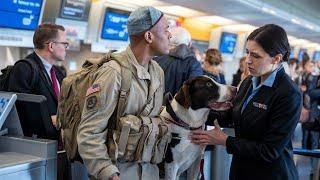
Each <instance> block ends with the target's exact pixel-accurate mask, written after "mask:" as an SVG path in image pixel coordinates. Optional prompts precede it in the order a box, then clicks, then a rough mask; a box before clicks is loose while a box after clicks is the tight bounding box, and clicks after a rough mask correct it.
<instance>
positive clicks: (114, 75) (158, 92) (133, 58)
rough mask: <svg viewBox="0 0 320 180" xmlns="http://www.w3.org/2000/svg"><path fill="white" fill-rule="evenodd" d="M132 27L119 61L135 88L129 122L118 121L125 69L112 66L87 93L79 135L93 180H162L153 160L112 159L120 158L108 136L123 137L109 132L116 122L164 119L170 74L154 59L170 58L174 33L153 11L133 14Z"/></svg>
mask: <svg viewBox="0 0 320 180" xmlns="http://www.w3.org/2000/svg"><path fill="white" fill-rule="evenodd" d="M127 27H128V34H129V38H130V44H129V46H128V47H127V48H126V50H124V51H122V52H120V53H115V54H114V55H113V57H114V58H117V59H118V61H121V62H123V63H124V64H123V67H129V68H130V67H131V68H130V69H132V79H131V86H130V89H129V92H127V93H128V96H127V102H126V104H125V105H124V112H123V116H122V115H119V116H121V117H120V119H116V120H114V119H112V118H113V116H112V115H113V112H114V111H115V109H116V107H117V106H118V99H119V96H120V89H121V88H120V86H121V81H122V80H123V79H124V77H122V76H121V67H120V65H119V64H118V63H117V62H115V61H109V62H107V63H105V64H104V65H103V66H102V67H101V68H99V70H98V71H97V73H96V76H95V79H94V82H93V85H92V87H91V88H89V89H88V91H87V92H88V94H87V95H86V97H85V107H84V108H83V112H82V118H81V122H80V124H79V128H78V132H77V142H78V149H79V153H80V155H81V157H82V159H83V162H84V164H85V166H86V168H87V170H88V173H89V174H90V176H91V177H92V178H93V179H105V180H107V179H112V180H119V179H120V178H121V179H123V180H126V179H128V180H149V179H150V180H158V179H159V170H158V167H157V165H156V164H153V163H151V162H150V160H142V161H138V160H135V159H134V160H133V161H125V160H123V161H121V159H120V160H119V159H118V158H117V156H118V155H114V156H112V155H113V154H114V153H111V147H110V146H109V144H110V143H112V142H108V140H110V139H109V138H107V136H108V135H110V133H111V135H110V136H111V137H115V136H116V135H117V134H116V133H117V132H115V131H113V129H112V128H110V127H109V123H110V124H111V123H112V122H111V121H112V120H114V121H117V122H116V123H117V124H120V122H119V121H121V120H123V121H125V120H127V121H130V122H134V121H136V122H141V121H142V119H150V118H154V119H156V118H158V117H157V116H158V115H159V113H160V109H161V106H162V100H163V92H164V74H163V71H162V69H161V67H160V66H159V65H158V63H156V62H155V61H153V60H152V59H153V58H154V57H155V56H161V55H164V54H168V53H169V49H170V48H169V40H170V38H171V33H170V31H169V25H168V22H167V19H166V17H165V16H164V14H163V12H161V11H159V10H157V9H155V8H153V7H150V6H148V7H140V8H138V9H136V10H135V11H133V12H131V14H130V16H129V18H128V25H127ZM121 95H123V94H122V93H121ZM117 116H118V115H117ZM123 121H121V122H123ZM154 121H157V120H154ZM159 121H160V120H159ZM132 124H133V123H132ZM152 124H153V123H152ZM110 126H111V125H110ZM133 126H135V125H134V124H133V125H132V127H133ZM137 129H138V130H137V131H139V130H140V129H139V128H137ZM130 131H134V130H133V129H130ZM154 133H156V132H155V131H152V132H151V133H150V134H148V136H149V135H150V137H155V136H156V135H155V134H154ZM137 134H138V133H137ZM134 135H135V134H134ZM110 136H108V137H110ZM135 137H138V138H139V136H135ZM138 140H139V139H138ZM111 141H112V140H111ZM106 144H107V145H106ZM132 146H133V145H132V144H131V146H130V147H128V148H131V150H136V149H132V148H137V147H132ZM115 151H116V150H115ZM131 152H132V151H131ZM115 153H116V154H117V152H115ZM119 156H120V155H119ZM130 158H131V156H130Z"/></svg>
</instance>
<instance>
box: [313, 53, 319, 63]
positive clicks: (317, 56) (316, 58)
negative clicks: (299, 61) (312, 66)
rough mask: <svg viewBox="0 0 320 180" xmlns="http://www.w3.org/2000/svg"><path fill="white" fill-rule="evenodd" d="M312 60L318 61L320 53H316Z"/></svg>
mask: <svg viewBox="0 0 320 180" xmlns="http://www.w3.org/2000/svg"><path fill="white" fill-rule="evenodd" d="M312 59H313V61H318V60H319V59H320V51H314V53H313V57H312Z"/></svg>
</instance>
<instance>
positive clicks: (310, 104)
mask: <svg viewBox="0 0 320 180" xmlns="http://www.w3.org/2000/svg"><path fill="white" fill-rule="evenodd" d="M304 57H305V58H304V59H303V61H302V65H303V72H302V82H301V86H300V89H301V91H302V92H303V109H302V113H301V117H300V122H301V127H302V148H304V149H311V150H312V149H318V148H319V132H317V131H313V130H312V129H313V124H314V122H315V121H316V120H317V119H318V118H319V110H318V108H317V106H318V98H317V97H318V96H319V95H317V94H318V93H317V92H316V88H317V80H318V76H315V74H314V70H315V64H314V62H313V61H311V60H310V59H309V58H308V57H309V56H308V55H307V54H306V55H304ZM315 92H316V93H315ZM310 95H311V96H310ZM317 163H318V160H317V158H310V164H311V171H310V177H313V175H314V174H315V173H316V171H318V169H317Z"/></svg>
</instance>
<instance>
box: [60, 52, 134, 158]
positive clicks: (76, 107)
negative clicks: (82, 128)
mask: <svg viewBox="0 0 320 180" xmlns="http://www.w3.org/2000/svg"><path fill="white" fill-rule="evenodd" d="M113 52H114V51H110V52H109V53H107V54H106V55H105V56H103V57H102V58H100V59H99V60H98V61H97V62H95V63H94V62H92V60H91V61H90V60H87V61H86V62H85V63H84V64H83V65H82V69H81V70H80V71H79V72H77V73H75V74H72V75H70V76H68V77H66V78H65V79H64V80H63V82H62V85H61V90H60V97H59V103H58V113H57V129H60V128H61V129H63V141H64V148H65V150H66V153H67V156H68V159H69V160H70V161H80V162H82V159H81V157H80V154H79V152H78V144H77V131H78V126H79V124H80V121H81V114H82V110H83V107H84V103H85V97H86V91H87V89H88V88H89V87H90V86H91V85H92V84H93V81H94V79H93V78H92V77H93V74H94V73H96V72H97V70H98V69H99V68H100V67H101V66H102V65H103V64H104V63H106V62H109V61H111V60H114V61H116V62H117V63H118V64H119V65H120V67H121V76H122V81H121V88H120V96H119V101H118V105H117V109H116V110H115V112H114V113H113V115H112V116H111V118H110V123H109V124H110V125H109V124H108V126H115V125H114V123H115V120H113V119H115V117H119V116H120V115H121V114H122V112H123V111H124V107H125V103H126V99H127V96H128V93H127V92H129V89H130V86H131V80H132V72H131V70H130V69H128V68H126V67H123V66H122V65H121V64H122V63H123V62H120V61H119V60H117V59H115V58H113V57H112V53H113ZM115 114H116V115H115Z"/></svg>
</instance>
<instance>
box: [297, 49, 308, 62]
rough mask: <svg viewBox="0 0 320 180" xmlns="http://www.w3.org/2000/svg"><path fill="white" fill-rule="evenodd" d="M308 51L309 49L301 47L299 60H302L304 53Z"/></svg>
mask: <svg viewBox="0 0 320 180" xmlns="http://www.w3.org/2000/svg"><path fill="white" fill-rule="evenodd" d="M305 52H307V49H300V50H299V53H298V60H299V61H302V58H303V53H305Z"/></svg>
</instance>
